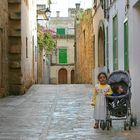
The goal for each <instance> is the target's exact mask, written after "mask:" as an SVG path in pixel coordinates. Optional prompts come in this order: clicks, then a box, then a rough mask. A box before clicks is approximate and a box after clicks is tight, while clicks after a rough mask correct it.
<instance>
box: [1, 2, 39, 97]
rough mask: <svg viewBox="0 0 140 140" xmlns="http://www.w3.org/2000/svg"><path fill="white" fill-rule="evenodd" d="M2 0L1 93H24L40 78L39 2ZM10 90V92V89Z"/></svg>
mask: <svg viewBox="0 0 140 140" xmlns="http://www.w3.org/2000/svg"><path fill="white" fill-rule="evenodd" d="M0 2H1V6H2V8H1V10H0V14H2V16H1V17H0V18H1V20H0V22H1V23H0V26H1V27H0V28H1V30H0V32H1V36H3V38H2V37H1V42H2V43H1V44H2V45H1V49H0V56H1V58H2V59H0V64H1V70H0V79H1V82H0V86H1V87H2V90H4V88H5V89H6V90H4V92H3V93H2V90H0V93H1V96H5V94H6V95H12V94H14V95H20V94H24V93H25V91H26V90H27V89H28V88H29V87H30V86H31V85H32V84H33V83H34V82H35V81H36V79H37V77H36V75H37V73H36V66H37V62H36V59H35V46H37V44H36V42H37V39H36V14H35V13H36V3H35V1H29V0H22V1H21V0H8V1H7V0H5V1H0ZM6 91H7V92H6Z"/></svg>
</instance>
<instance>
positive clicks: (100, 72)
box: [97, 72, 107, 79]
mask: <svg viewBox="0 0 140 140" xmlns="http://www.w3.org/2000/svg"><path fill="white" fill-rule="evenodd" d="M102 74H103V75H104V76H105V77H106V79H107V74H106V73H105V72H100V73H99V74H98V77H97V78H98V79H99V78H100V75H102Z"/></svg>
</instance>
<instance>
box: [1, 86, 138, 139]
mask: <svg viewBox="0 0 140 140" xmlns="http://www.w3.org/2000/svg"><path fill="white" fill-rule="evenodd" d="M91 97H92V86H91V85H34V86H32V87H31V88H30V89H29V90H28V91H27V93H26V94H25V95H22V96H10V97H6V98H2V99H0V122H1V123H0V140H94V139H95V140H140V127H139V125H138V126H137V127H133V128H132V130H131V131H130V130H127V131H124V130H123V121H113V127H112V128H111V129H110V130H109V131H107V130H104V131H103V130H101V129H98V130H95V129H93V123H94V119H93V108H92V106H91V105H90V103H91Z"/></svg>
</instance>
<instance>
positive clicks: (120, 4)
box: [108, 0, 126, 72]
mask: <svg viewBox="0 0 140 140" xmlns="http://www.w3.org/2000/svg"><path fill="white" fill-rule="evenodd" d="M115 15H117V17H118V68H119V69H120V70H123V69H124V21H125V19H126V16H125V1H122V0H116V1H115V2H114V4H113V5H112V6H111V7H110V11H109V22H108V30H109V32H108V35H109V38H108V42H109V44H108V45H109V69H110V72H112V71H113V17H114V16H115Z"/></svg>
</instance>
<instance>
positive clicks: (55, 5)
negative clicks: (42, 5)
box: [51, 0, 92, 17]
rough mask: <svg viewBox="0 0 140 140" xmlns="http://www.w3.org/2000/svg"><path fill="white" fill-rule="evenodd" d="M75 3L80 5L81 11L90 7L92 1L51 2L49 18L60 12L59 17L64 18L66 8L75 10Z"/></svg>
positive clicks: (66, 0) (53, 0)
mask: <svg viewBox="0 0 140 140" xmlns="http://www.w3.org/2000/svg"><path fill="white" fill-rule="evenodd" d="M75 3H80V4H81V6H80V7H81V8H83V9H87V8H91V7H92V0H52V4H51V17H55V16H56V11H60V16H61V17H66V16H67V15H68V8H75Z"/></svg>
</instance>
